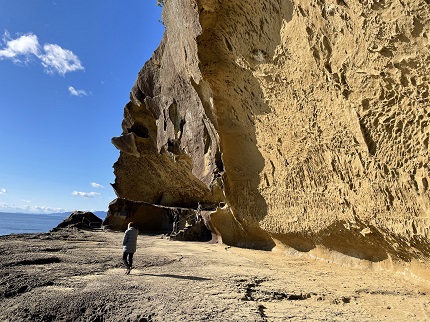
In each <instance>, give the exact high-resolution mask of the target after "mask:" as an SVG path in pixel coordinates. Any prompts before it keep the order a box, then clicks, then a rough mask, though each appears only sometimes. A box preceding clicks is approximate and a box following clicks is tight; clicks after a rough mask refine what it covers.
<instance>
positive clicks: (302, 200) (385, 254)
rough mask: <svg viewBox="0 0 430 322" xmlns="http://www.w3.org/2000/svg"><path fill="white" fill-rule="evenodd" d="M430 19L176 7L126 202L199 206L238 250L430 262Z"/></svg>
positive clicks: (234, 4)
mask: <svg viewBox="0 0 430 322" xmlns="http://www.w3.org/2000/svg"><path fill="white" fill-rule="evenodd" d="M429 21H430V6H429V4H428V1H425V0H414V1H412V0H408V1H400V0H380V1H376V0H375V1H367V0H363V1H334V0H333V1H318V0H310V1H308V0H306V1H305V0H296V1H293V0H282V1H281V0H274V1H263V2H261V1H255V0H231V1H217V0H193V1H180V0H169V1H166V3H165V7H164V11H163V22H164V24H165V26H166V32H165V35H164V37H163V39H162V41H161V44H160V46H159V48H158V49H157V50H156V51H155V53H154V55H153V56H152V58H151V59H150V60H149V61H148V62H147V63H146V64H145V66H144V67H143V68H142V70H141V71H140V73H139V76H138V79H137V81H136V83H135V85H134V87H133V89H132V92H131V101H130V102H129V103H128V104H127V105H126V107H125V109H124V120H123V123H122V129H123V133H122V136H121V137H119V138H114V139H113V143H114V144H115V146H116V147H117V148H118V149H120V150H121V153H120V157H119V159H118V161H117V162H116V163H115V165H114V169H115V171H114V172H115V175H116V180H115V183H114V184H113V187H114V189H115V191H116V193H117V195H118V196H119V197H121V198H125V199H130V200H137V201H144V202H148V203H153V204H157V205H164V206H180V207H195V206H196V204H197V202H201V203H202V204H204V205H205V206H206V207H209V208H210V207H212V209H213V210H214V212H213V215H212V218H211V221H210V223H211V229H212V231H213V232H216V233H217V234H218V235H219V236H220V237H221V239H222V240H223V241H224V242H226V243H228V244H232V245H241V246H245V247H257V248H263V247H264V248H271V247H273V246H274V245H275V244H276V243H278V242H279V243H282V244H285V245H288V246H291V247H293V248H295V249H297V250H300V251H310V250H312V249H314V248H315V247H318V246H324V247H326V248H328V249H331V250H335V251H338V252H341V253H343V254H346V255H349V256H353V257H358V258H365V259H369V260H372V261H383V260H385V259H387V258H388V259H389V258H399V259H402V260H406V261H409V260H411V259H412V258H421V257H425V258H427V256H428V254H429V246H428V245H429V243H428V240H429V237H430V230H429V218H430V192H429V180H430V178H429V159H430V158H429V156H430V152H429V136H430V97H429V76H428V75H429V67H428V66H429V62H430V56H429V55H428V46H429V44H430V41H429V35H430V22H429ZM220 202H223V203H225V204H226V205H227V206H226V207H222V209H221V208H217V205H218V204H219V203H220ZM411 245H412V246H413V247H411Z"/></svg>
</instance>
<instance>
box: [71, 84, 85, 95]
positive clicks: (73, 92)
mask: <svg viewBox="0 0 430 322" xmlns="http://www.w3.org/2000/svg"><path fill="white" fill-rule="evenodd" d="M69 92H70V94H71V95H73V96H87V95H88V94H87V92H85V91H84V90H83V89H75V88H74V87H73V86H69Z"/></svg>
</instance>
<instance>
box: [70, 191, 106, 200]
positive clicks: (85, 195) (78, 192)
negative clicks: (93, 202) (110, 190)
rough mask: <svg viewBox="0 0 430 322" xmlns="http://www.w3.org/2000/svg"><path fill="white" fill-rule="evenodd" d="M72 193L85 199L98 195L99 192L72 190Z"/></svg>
mask: <svg viewBox="0 0 430 322" xmlns="http://www.w3.org/2000/svg"><path fill="white" fill-rule="evenodd" d="M72 195H74V196H79V197H83V198H85V199H88V198H94V197H96V196H100V193H98V192H82V191H73V192H72Z"/></svg>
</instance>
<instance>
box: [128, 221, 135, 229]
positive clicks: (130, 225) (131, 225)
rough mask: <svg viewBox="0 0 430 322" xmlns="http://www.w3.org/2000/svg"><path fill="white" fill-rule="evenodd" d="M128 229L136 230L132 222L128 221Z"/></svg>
mask: <svg viewBox="0 0 430 322" xmlns="http://www.w3.org/2000/svg"><path fill="white" fill-rule="evenodd" d="M130 227H133V228H136V227H134V222H132V221H130V222H129V223H128V228H130Z"/></svg>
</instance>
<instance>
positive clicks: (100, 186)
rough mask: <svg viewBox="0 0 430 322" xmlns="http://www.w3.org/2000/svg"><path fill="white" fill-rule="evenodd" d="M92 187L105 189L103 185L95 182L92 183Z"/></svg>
mask: <svg viewBox="0 0 430 322" xmlns="http://www.w3.org/2000/svg"><path fill="white" fill-rule="evenodd" d="M91 187H93V188H104V187H103V186H102V185H101V184H98V183H95V182H91Z"/></svg>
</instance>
